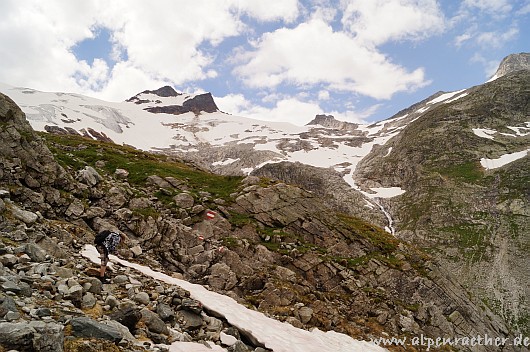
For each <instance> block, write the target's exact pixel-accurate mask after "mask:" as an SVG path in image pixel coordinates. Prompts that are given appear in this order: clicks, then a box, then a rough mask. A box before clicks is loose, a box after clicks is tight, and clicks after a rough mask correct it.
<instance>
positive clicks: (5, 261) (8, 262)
mask: <svg viewBox="0 0 530 352" xmlns="http://www.w3.org/2000/svg"><path fill="white" fill-rule="evenodd" d="M0 263H2V265H5V266H7V267H8V268H9V267H12V266H13V265H15V264H17V263H18V258H17V257H16V256H15V255H14V254H4V255H3V256H1V257H0Z"/></svg>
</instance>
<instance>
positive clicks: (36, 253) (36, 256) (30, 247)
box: [24, 242, 46, 262]
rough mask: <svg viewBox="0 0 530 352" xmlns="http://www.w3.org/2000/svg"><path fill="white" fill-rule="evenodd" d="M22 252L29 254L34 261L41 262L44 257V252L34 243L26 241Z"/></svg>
mask: <svg viewBox="0 0 530 352" xmlns="http://www.w3.org/2000/svg"><path fill="white" fill-rule="evenodd" d="M24 252H25V253H26V254H27V255H29V257H30V258H31V260H33V261H34V262H43V261H44V260H45V259H46V252H45V251H44V249H42V248H41V247H40V246H38V245H37V244H35V243H32V242H30V243H27V244H26V246H25V247H24Z"/></svg>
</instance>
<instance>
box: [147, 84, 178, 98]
mask: <svg viewBox="0 0 530 352" xmlns="http://www.w3.org/2000/svg"><path fill="white" fill-rule="evenodd" d="M141 94H155V95H158V96H159V97H164V98H167V97H178V96H179V95H182V93H178V92H177V91H176V90H175V89H174V88H173V87H171V86H163V87H160V88H158V89H157V90H144V91H143V92H142V93H141Z"/></svg>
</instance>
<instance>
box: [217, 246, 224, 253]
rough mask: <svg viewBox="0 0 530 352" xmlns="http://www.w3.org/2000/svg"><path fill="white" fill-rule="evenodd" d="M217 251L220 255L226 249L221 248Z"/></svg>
mask: <svg viewBox="0 0 530 352" xmlns="http://www.w3.org/2000/svg"><path fill="white" fill-rule="evenodd" d="M217 250H218V251H219V253H222V252H224V250H225V247H223V246H221V247H219V248H218V249H217Z"/></svg>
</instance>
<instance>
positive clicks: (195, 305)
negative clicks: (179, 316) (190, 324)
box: [182, 298, 202, 314]
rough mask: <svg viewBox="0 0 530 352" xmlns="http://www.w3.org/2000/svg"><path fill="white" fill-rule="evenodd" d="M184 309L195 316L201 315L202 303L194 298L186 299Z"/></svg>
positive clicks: (183, 304) (183, 301) (183, 303)
mask: <svg viewBox="0 0 530 352" xmlns="http://www.w3.org/2000/svg"><path fill="white" fill-rule="evenodd" d="M182 309H184V310H187V311H188V312H192V313H195V314H201V312H202V303H201V302H199V301H197V300H195V299H192V298H184V299H183V300H182Z"/></svg>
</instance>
